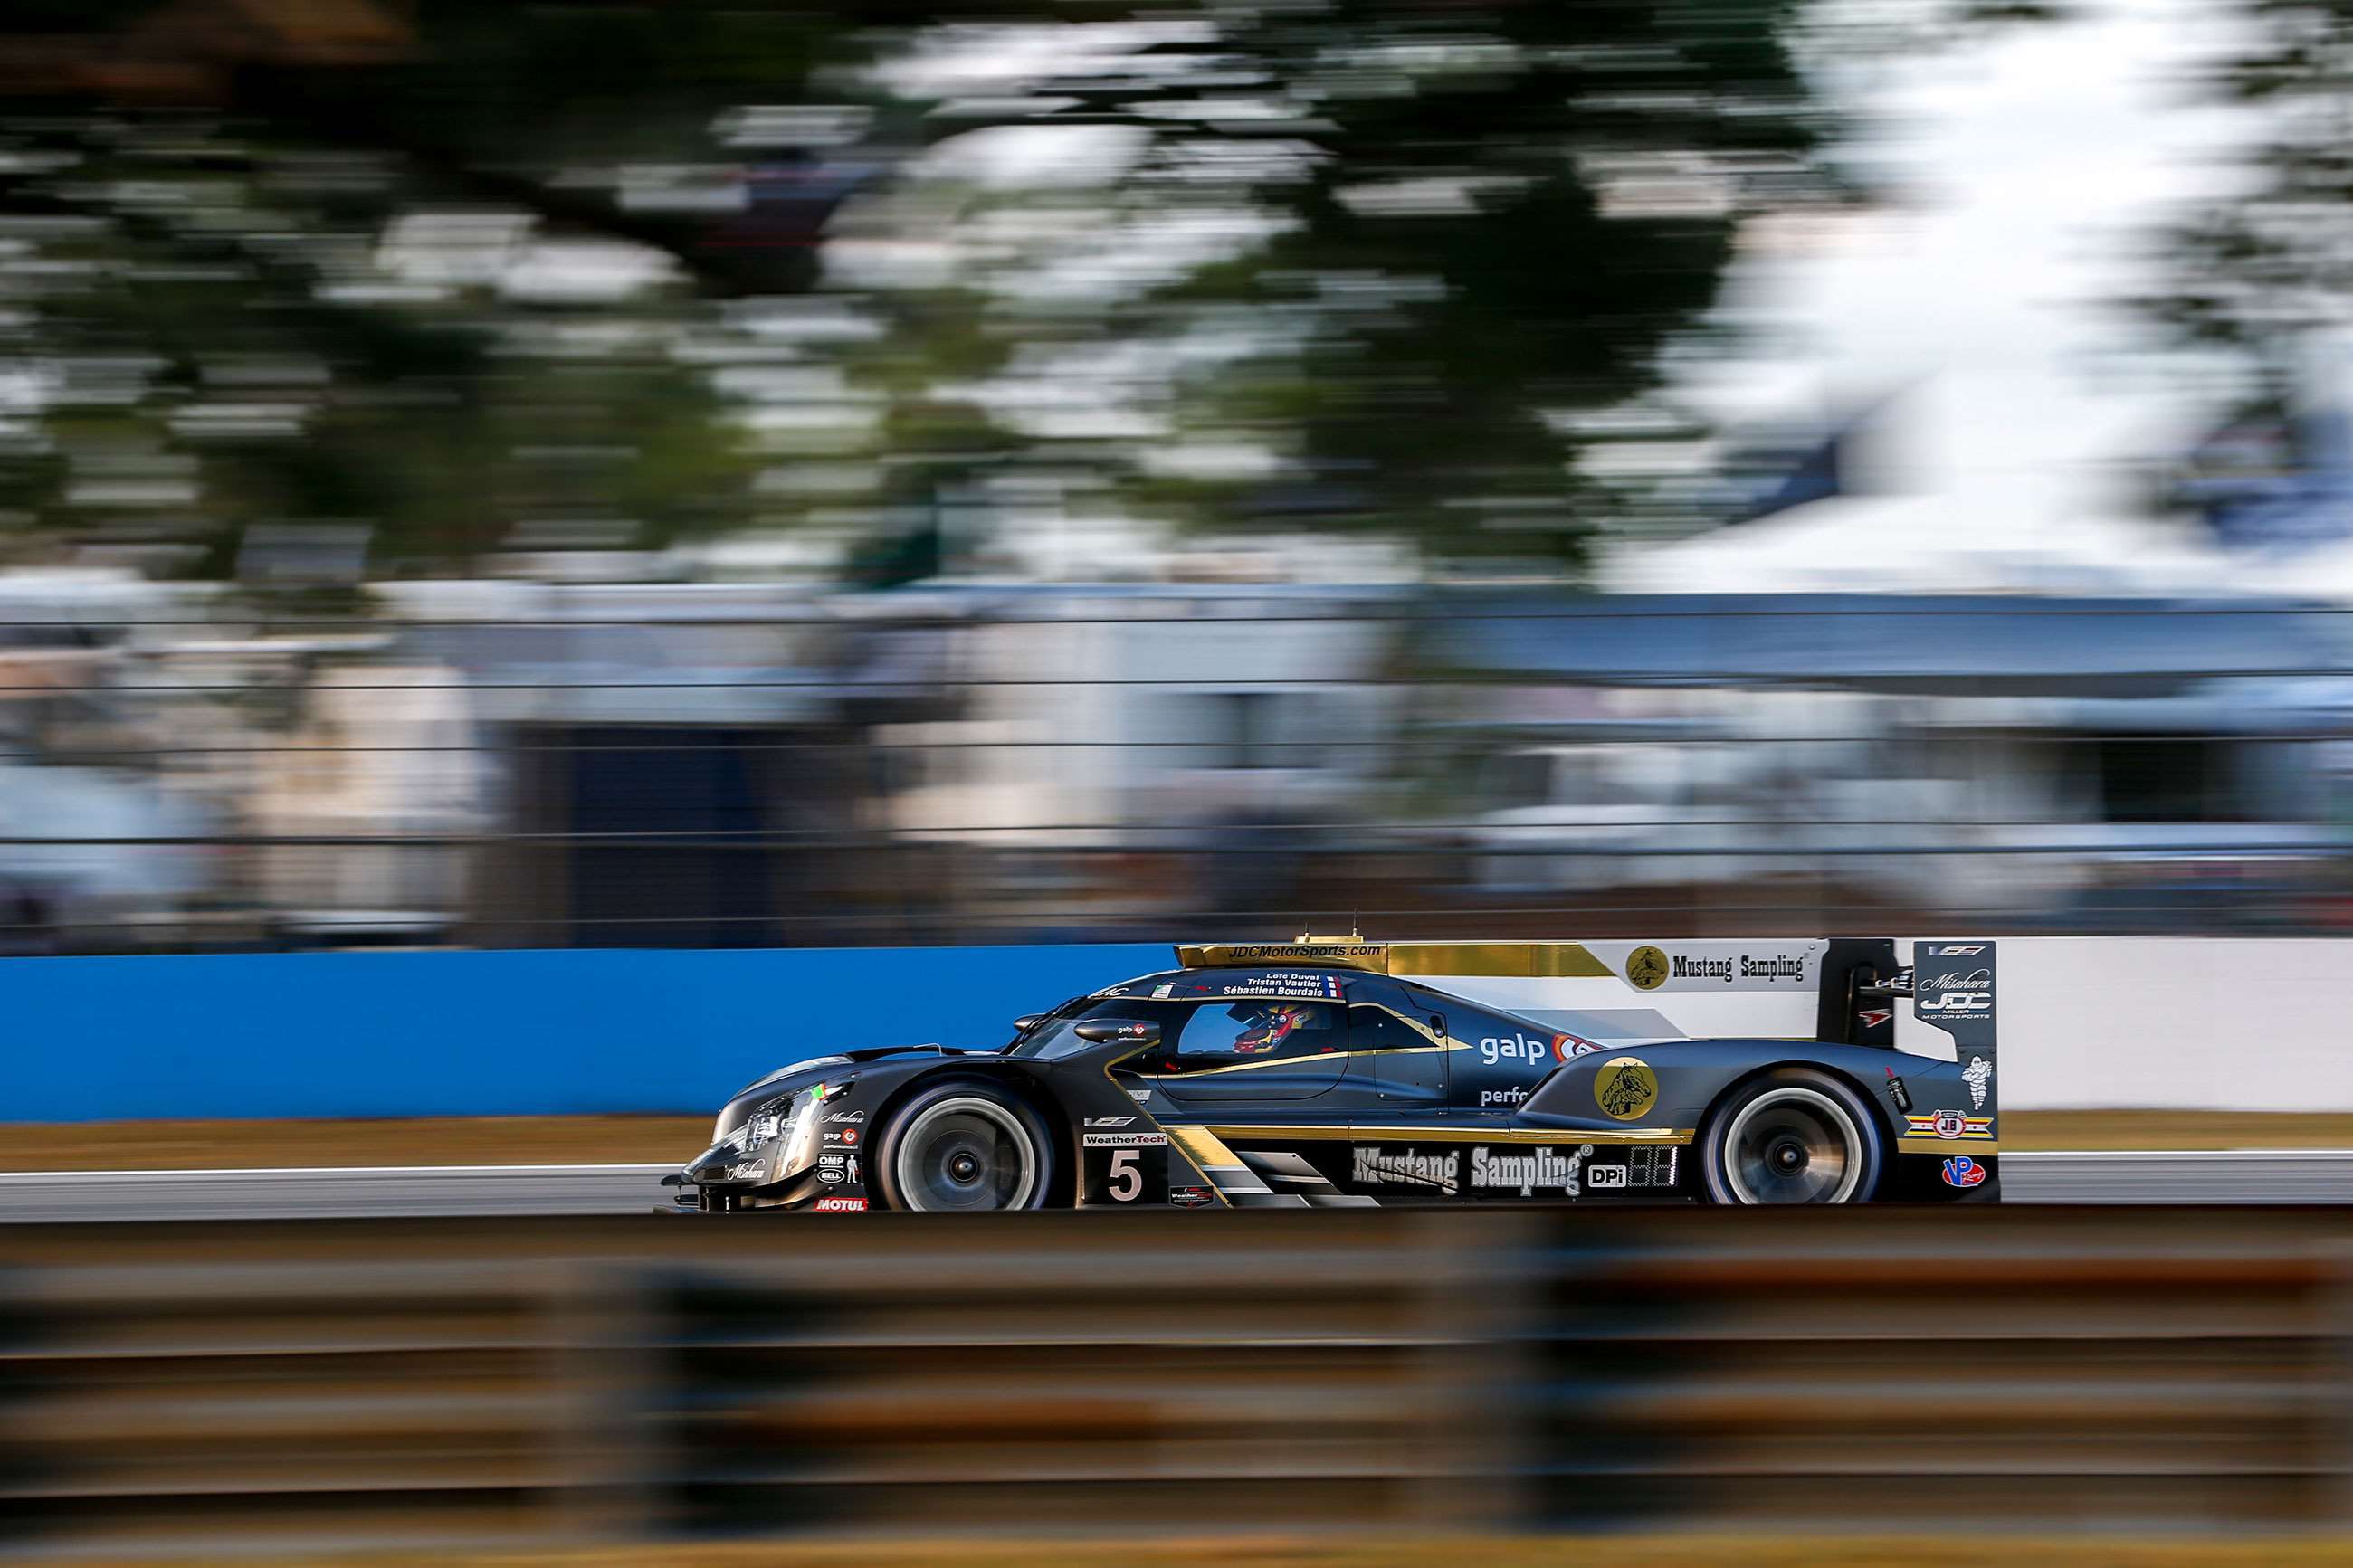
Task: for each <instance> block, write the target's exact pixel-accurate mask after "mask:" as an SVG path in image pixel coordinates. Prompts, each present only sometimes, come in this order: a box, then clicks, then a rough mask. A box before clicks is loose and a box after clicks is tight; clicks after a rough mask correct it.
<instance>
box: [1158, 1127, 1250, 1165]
mask: <svg viewBox="0 0 2353 1568" xmlns="http://www.w3.org/2000/svg"><path fill="white" fill-rule="evenodd" d="M1166 1125H1167V1127H1168V1136H1169V1138H1170V1140H1171V1141H1173V1142H1175V1143H1176V1147H1177V1148H1179V1149H1181V1150H1183V1151H1184V1152H1185V1158H1186V1159H1187V1160H1189V1161H1191V1162H1192V1163H1193V1168H1194V1169H1195V1170H1197V1171H1199V1172H1200V1173H1202V1174H1203V1175H1204V1176H1206V1175H1208V1169H1209V1167H1210V1166H1212V1165H1239V1164H1240V1163H1242V1159H1241V1156H1240V1155H1239V1154H1237V1153H1235V1152H1233V1151H1232V1150H1231V1149H1229V1148H1227V1147H1226V1146H1225V1145H1224V1144H1223V1143H1220V1142H1218V1137H1217V1134H1216V1133H1214V1132H1211V1131H1209V1130H1208V1128H1206V1127H1179V1126H1176V1125H1175V1124H1174V1123H1168V1124H1166Z"/></svg>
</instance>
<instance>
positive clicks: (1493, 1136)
mask: <svg viewBox="0 0 2353 1568" xmlns="http://www.w3.org/2000/svg"><path fill="white" fill-rule="evenodd" d="M1169 1131H1170V1133H1171V1134H1172V1135H1173V1134H1174V1133H1175V1131H1176V1129H1175V1128H1173V1127H1172V1128H1170V1129H1169ZM1204 1131H1208V1132H1209V1133H1210V1134H1212V1135H1213V1136H1215V1137H1218V1138H1221V1139H1227V1140H1231V1141H1234V1142H1242V1143H1248V1142H1250V1141H1251V1140H1253V1139H1270V1138H1271V1139H1279V1140H1281V1141H1282V1142H1290V1143H1371V1142H1387V1141H1390V1140H1395V1139H1399V1138H1402V1139H1407V1140H1409V1141H1411V1142H1417V1143H1688V1142H1691V1141H1692V1131H1693V1130H1692V1129H1691V1128H1688V1127H1612V1128H1608V1129H1603V1130H1598V1131H1589V1132H1588V1131H1583V1130H1581V1129H1577V1128H1548V1129H1542V1130H1539V1129H1537V1128H1533V1127H1493V1128H1487V1129H1484V1130H1482V1129H1479V1128H1475V1127H1375V1126H1371V1125H1366V1126H1361V1127H1351V1126H1348V1125H1345V1124H1344V1123H1336V1122H1324V1123H1321V1124H1298V1123H1294V1124H1292V1125H1287V1126H1280V1127H1278V1126H1272V1125H1268V1126H1259V1127H1247V1126H1234V1125H1228V1124H1224V1123H1219V1124H1218V1125H1216V1126H1211V1127H1208V1128H1205V1129H1204Z"/></svg>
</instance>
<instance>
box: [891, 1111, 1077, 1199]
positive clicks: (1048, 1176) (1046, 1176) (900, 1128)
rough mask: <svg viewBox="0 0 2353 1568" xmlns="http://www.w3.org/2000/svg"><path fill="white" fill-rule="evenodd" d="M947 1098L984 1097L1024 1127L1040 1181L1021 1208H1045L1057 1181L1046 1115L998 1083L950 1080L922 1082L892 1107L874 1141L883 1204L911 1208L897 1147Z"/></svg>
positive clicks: (1034, 1184)
mask: <svg viewBox="0 0 2353 1568" xmlns="http://www.w3.org/2000/svg"><path fill="white" fill-rule="evenodd" d="M942 1100H987V1101H989V1102H990V1103H991V1104H993V1105H997V1106H998V1107H1001V1108H1002V1109H1003V1110H1005V1111H1006V1112H1007V1113H1008V1115H1010V1116H1011V1117H1012V1118H1013V1119H1014V1121H1016V1122H1018V1124H1019V1125H1020V1127H1021V1130H1022V1131H1023V1133H1024V1134H1025V1135H1027V1136H1028V1138H1029V1146H1030V1149H1031V1151H1032V1152H1034V1154H1035V1155H1036V1157H1037V1161H1038V1174H1037V1179H1036V1180H1035V1181H1034V1182H1033V1183H1031V1184H1030V1190H1029V1202H1028V1203H1027V1204H1025V1205H1022V1206H1023V1207H1024V1208H1030V1209H1039V1208H1043V1207H1045V1206H1046V1194H1047V1193H1048V1192H1049V1191H1050V1189H1051V1188H1052V1186H1053V1184H1054V1174H1055V1172H1054V1140H1053V1137H1052V1135H1051V1133H1050V1131H1048V1129H1047V1126H1046V1122H1045V1119H1044V1118H1042V1117H1040V1116H1039V1114H1038V1112H1037V1110H1036V1108H1035V1107H1033V1106H1031V1105H1030V1104H1029V1101H1028V1100H1024V1099H1023V1098H1022V1097H1021V1096H1019V1095H1018V1094H1010V1093H1008V1092H1007V1091H1006V1090H1005V1089H1001V1088H999V1087H998V1086H997V1085H996V1084H993V1083H987V1082H983V1081H981V1080H979V1079H949V1080H947V1081H946V1082H944V1083H932V1084H924V1085H923V1086H922V1087H921V1088H919V1089H916V1090H915V1092H914V1093H913V1094H912V1095H910V1096H908V1098H907V1099H906V1100H905V1101H903V1102H902V1103H901V1104H900V1105H898V1106H897V1107H895V1108H894V1109H893V1110H892V1112H891V1118H890V1121H888V1122H886V1123H885V1124H884V1126H883V1129H882V1136H881V1138H880V1139H878V1140H876V1141H875V1145H874V1156H873V1159H872V1162H871V1167H870V1168H871V1170H872V1172H873V1174H874V1180H873V1183H872V1185H873V1189H874V1193H875V1195H877V1196H879V1197H880V1198H881V1200H882V1206H883V1207H885V1208H890V1209H896V1210H899V1211H901V1212H908V1211H909V1210H910V1209H911V1205H909V1204H908V1202H907V1200H906V1199H905V1197H904V1196H903V1195H902V1194H901V1193H900V1190H899V1146H900V1144H901V1143H902V1142H903V1140H904V1137H905V1134H906V1131H907V1129H908V1128H910V1127H912V1126H913V1125H914V1123H915V1122H916V1121H917V1120H918V1119H919V1118H921V1117H922V1115H923V1112H925V1111H926V1110H931V1109H932V1108H933V1107H934V1106H935V1105H937V1104H939V1103H940V1102H941V1101H942ZM923 1212H937V1211H923ZM981 1212H984V1213H1004V1212H1008V1211H1004V1210H984V1211H981Z"/></svg>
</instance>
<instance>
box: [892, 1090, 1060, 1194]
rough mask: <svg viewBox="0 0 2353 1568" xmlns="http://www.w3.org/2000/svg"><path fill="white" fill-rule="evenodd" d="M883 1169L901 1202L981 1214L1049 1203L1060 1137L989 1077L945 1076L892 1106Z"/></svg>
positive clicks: (1034, 1112)
mask: <svg viewBox="0 0 2353 1568" xmlns="http://www.w3.org/2000/svg"><path fill="white" fill-rule="evenodd" d="M876 1152H877V1154H878V1155H879V1158H878V1159H877V1160H876V1162H875V1175H876V1177H877V1179H878V1182H879V1184H880V1185H881V1195H882V1201H883V1202H884V1203H885V1204H887V1205H890V1206H891V1207H892V1208H894V1209H913V1210H917V1211H921V1212H929V1213H950V1214H975V1213H979V1212H982V1211H985V1210H988V1209H1034V1208H1042V1207H1043V1206H1044V1205H1045V1202H1046V1193H1047V1190H1048V1188H1050V1186H1051V1185H1052V1184H1053V1174H1054V1144H1053V1140H1052V1138H1051V1137H1050V1135H1049V1134H1048V1132H1047V1131H1046V1125H1045V1123H1044V1122H1043V1121H1041V1120H1039V1116H1038V1113H1037V1112H1036V1111H1035V1110H1031V1109H1030V1108H1029V1106H1028V1105H1027V1104H1026V1103H1024V1102H1023V1101H1022V1100H1019V1099H1018V1098H1017V1097H1015V1096H1013V1095H1009V1094H1007V1093H1005V1092H1003V1091H1002V1090H1000V1089H996V1088H993V1087H991V1086H989V1085H987V1084H981V1083H961V1082H959V1083H944V1084H940V1085H938V1086H936V1087H934V1088H932V1089H924V1090H923V1091H921V1092H919V1093H918V1094H916V1096H915V1097H914V1098H913V1100H909V1101H907V1103H906V1104H905V1105H903V1106H902V1107H900V1108H899V1109H898V1110H896V1111H895V1112H893V1113H892V1117H891V1121H890V1124H889V1125H888V1126H887V1127H885V1128H884V1129H883V1131H882V1138H881V1142H880V1144H879V1145H878V1146H877V1149H876Z"/></svg>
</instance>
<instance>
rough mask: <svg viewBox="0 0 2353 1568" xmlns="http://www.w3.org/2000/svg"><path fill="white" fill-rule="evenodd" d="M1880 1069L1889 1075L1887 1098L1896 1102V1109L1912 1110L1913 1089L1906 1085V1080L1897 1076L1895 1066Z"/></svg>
mask: <svg viewBox="0 0 2353 1568" xmlns="http://www.w3.org/2000/svg"><path fill="white" fill-rule="evenodd" d="M1879 1070H1880V1071H1882V1072H1883V1073H1885V1074H1886V1075H1887V1098H1888V1099H1890V1100H1894V1102H1895V1109H1896V1110H1911V1109H1912V1091H1911V1090H1910V1089H1905V1087H1904V1080H1903V1079H1900V1078H1897V1077H1896V1076H1895V1069H1894V1068H1880V1069H1879Z"/></svg>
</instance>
